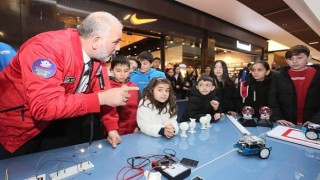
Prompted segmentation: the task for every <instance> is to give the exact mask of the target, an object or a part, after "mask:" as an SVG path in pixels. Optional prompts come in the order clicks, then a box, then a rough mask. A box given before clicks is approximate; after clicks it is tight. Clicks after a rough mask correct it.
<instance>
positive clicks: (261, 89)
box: [235, 75, 271, 117]
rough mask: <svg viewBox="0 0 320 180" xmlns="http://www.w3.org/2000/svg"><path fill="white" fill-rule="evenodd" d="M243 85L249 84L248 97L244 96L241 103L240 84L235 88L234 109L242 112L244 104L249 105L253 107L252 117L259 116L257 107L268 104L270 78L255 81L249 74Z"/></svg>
mask: <svg viewBox="0 0 320 180" xmlns="http://www.w3.org/2000/svg"><path fill="white" fill-rule="evenodd" d="M244 85H245V86H248V85H249V89H248V97H246V98H245V102H244V103H243V100H242V97H241V95H240V84H239V87H238V88H237V90H236V94H235V99H236V100H235V101H236V111H237V112H238V113H239V114H242V113H241V111H242V108H243V107H244V106H251V107H252V108H253V109H254V114H253V117H259V116H260V114H259V109H260V108H261V107H262V106H268V107H270V106H269V103H268V93H269V89H270V85H271V78H269V79H265V80H264V81H256V80H255V79H254V78H253V77H252V76H251V75H250V76H249V77H248V78H247V80H246V82H245V83H244ZM254 94H255V95H254ZM254 96H255V97H254Z"/></svg>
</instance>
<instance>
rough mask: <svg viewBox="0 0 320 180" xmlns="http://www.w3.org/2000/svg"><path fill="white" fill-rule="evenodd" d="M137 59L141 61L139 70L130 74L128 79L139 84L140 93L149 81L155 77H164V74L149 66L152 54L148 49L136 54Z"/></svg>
mask: <svg viewBox="0 0 320 180" xmlns="http://www.w3.org/2000/svg"><path fill="white" fill-rule="evenodd" d="M138 60H139V61H140V62H141V67H140V69H139V70H136V71H134V72H133V73H131V74H130V80H131V81H132V82H133V83H135V84H137V85H138V86H139V90H140V93H141V94H142V92H143V90H144V89H145V88H146V87H147V86H148V84H149V82H150V81H151V80H152V79H153V78H155V77H162V78H166V76H165V74H164V73H163V72H161V71H157V70H155V69H153V68H151V63H152V60H153V55H152V54H151V53H150V52H148V51H143V52H141V53H140V54H139V55H138Z"/></svg>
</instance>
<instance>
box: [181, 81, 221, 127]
mask: <svg viewBox="0 0 320 180" xmlns="http://www.w3.org/2000/svg"><path fill="white" fill-rule="evenodd" d="M212 100H218V98H217V97H216V95H215V93H214V91H211V92H210V93H209V94H208V95H202V94H201V93H200V92H199V90H198V89H197V88H196V87H193V88H191V91H190V97H189V100H188V102H187V105H186V109H185V111H184V113H183V116H182V119H181V121H182V122H183V121H189V118H196V121H198V122H199V119H200V117H202V116H205V115H206V114H210V115H211V116H212V119H213V115H214V114H215V113H218V112H220V110H219V109H218V110H217V111H215V110H213V107H212V106H211V104H210V101H212ZM211 122H212V121H211Z"/></svg>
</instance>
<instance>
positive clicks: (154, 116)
mask: <svg viewBox="0 0 320 180" xmlns="http://www.w3.org/2000/svg"><path fill="white" fill-rule="evenodd" d="M177 112H178V107H177V105H176V97H175V95H174V91H173V89H172V86H171V82H170V81H169V80H167V79H165V78H153V79H152V80H151V81H150V83H149V85H148V86H147V88H146V89H144V91H143V94H142V99H141V100H140V102H139V106H138V112H137V122H138V126H139V128H140V130H141V132H143V133H145V134H147V135H149V136H153V137H160V136H165V137H167V138H172V137H173V136H174V135H176V134H178V131H179V127H178V123H177Z"/></svg>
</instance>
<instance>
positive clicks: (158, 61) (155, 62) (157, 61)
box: [151, 57, 162, 71]
mask: <svg viewBox="0 0 320 180" xmlns="http://www.w3.org/2000/svg"><path fill="white" fill-rule="evenodd" d="M151 66H152V68H153V69H155V70H158V71H162V70H161V68H160V67H161V59H160V58H159V57H155V58H153V60H152V64H151Z"/></svg>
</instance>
